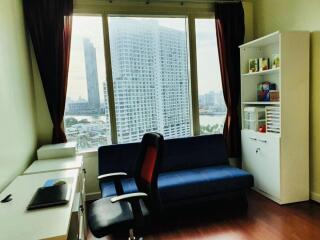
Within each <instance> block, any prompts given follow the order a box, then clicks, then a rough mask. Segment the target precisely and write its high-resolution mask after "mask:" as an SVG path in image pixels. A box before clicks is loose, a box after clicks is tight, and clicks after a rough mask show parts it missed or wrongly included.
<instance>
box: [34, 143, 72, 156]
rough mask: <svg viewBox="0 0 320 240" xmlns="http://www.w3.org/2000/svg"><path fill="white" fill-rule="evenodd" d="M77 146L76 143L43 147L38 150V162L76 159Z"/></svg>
mask: <svg viewBox="0 0 320 240" xmlns="http://www.w3.org/2000/svg"><path fill="white" fill-rule="evenodd" d="M76 146H77V143H76V142H67V143H58V144H48V145H43V146H41V147H40V148H39V149H38V150H37V157H38V160H41V159H52V158H67V157H74V156H75V155H76Z"/></svg>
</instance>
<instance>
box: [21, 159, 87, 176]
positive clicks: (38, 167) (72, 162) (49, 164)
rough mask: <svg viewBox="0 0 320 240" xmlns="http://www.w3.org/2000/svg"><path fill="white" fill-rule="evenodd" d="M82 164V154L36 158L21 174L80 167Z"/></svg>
mask: <svg viewBox="0 0 320 240" xmlns="http://www.w3.org/2000/svg"><path fill="white" fill-rule="evenodd" d="M82 164H83V160H82V156H76V157H69V158H55V159H46V160H36V161H34V162H33V163H32V164H31V165H30V166H29V167H28V168H27V169H26V170H25V171H24V173H23V174H24V175H26V174H34V173H41V172H52V171H57V170H68V169H81V168H82Z"/></svg>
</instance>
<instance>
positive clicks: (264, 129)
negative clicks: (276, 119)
mask: <svg viewBox="0 0 320 240" xmlns="http://www.w3.org/2000/svg"><path fill="white" fill-rule="evenodd" d="M266 129H267V127H266V125H265V124H263V125H261V126H260V127H259V130H258V131H259V132H261V133H265V132H266Z"/></svg>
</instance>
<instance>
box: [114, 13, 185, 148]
mask: <svg viewBox="0 0 320 240" xmlns="http://www.w3.org/2000/svg"><path fill="white" fill-rule="evenodd" d="M109 23H110V27H109V32H110V49H111V60H112V73H113V85H114V95H115V107H116V119H117V132H118V142H119V143H126V142H132V141H139V140H140V139H141V136H142V135H143V134H144V133H145V132H150V131H159V132H161V133H163V134H164V136H165V137H166V138H174V137H183V136H190V135H191V117H190V97H189V79H188V54H187V49H186V42H187V39H186V33H185V32H183V31H179V30H174V29H171V28H167V27H163V26H160V25H159V24H158V22H157V21H153V20H149V21H143V23H142V22H140V21H139V20H133V19H132V18H117V17H115V18H112V17H111V18H110V21H109Z"/></svg>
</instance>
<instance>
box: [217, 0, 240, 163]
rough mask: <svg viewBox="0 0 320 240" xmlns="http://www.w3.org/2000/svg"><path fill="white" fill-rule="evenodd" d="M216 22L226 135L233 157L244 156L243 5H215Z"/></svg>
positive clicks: (229, 151) (224, 132) (230, 154)
mask: <svg viewBox="0 0 320 240" xmlns="http://www.w3.org/2000/svg"><path fill="white" fill-rule="evenodd" d="M215 23H216V32H217V43H218V52H219V61H220V70H221V80H222V89H223V95H224V99H225V102H226V105H227V117H226V122H225V125H224V130H223V134H224V136H225V139H226V143H227V148H228V153H229V157H240V153H241V143H240V127H239V116H238V106H239V100H240V51H239V48H238V46H239V45H241V44H242V43H243V40H244V30H245V28H244V11H243V7H242V3H241V2H238V3H215Z"/></svg>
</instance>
